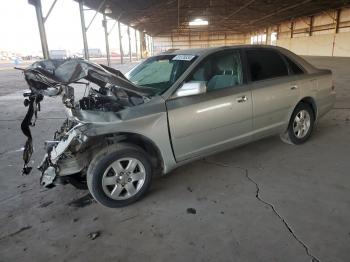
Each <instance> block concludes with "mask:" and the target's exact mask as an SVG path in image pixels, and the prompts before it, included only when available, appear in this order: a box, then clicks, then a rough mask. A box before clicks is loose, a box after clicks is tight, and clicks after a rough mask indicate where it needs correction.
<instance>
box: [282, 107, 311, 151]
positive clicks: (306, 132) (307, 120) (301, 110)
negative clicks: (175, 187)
mask: <svg viewBox="0 0 350 262" xmlns="http://www.w3.org/2000/svg"><path fill="white" fill-rule="evenodd" d="M314 124H315V114H314V111H313V110H312V108H311V106H310V105H308V104H306V103H299V104H298V105H297V106H296V108H295V109H294V111H293V114H292V116H291V118H290V121H289V125H288V129H287V131H286V133H285V134H284V135H282V136H281V138H282V140H283V141H284V142H287V143H290V144H294V145H300V144H303V143H305V142H306V141H307V140H308V139H309V138H310V136H311V134H312V131H313V128H314Z"/></svg>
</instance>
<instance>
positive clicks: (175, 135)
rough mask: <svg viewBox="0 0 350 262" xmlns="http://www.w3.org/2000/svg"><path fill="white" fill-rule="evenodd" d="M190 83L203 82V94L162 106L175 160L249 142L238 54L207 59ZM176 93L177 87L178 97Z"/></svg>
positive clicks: (247, 98) (248, 99)
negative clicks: (165, 113)
mask: <svg viewBox="0 0 350 262" xmlns="http://www.w3.org/2000/svg"><path fill="white" fill-rule="evenodd" d="M191 82H202V83H203V82H204V83H205V85H206V89H207V90H206V92H204V93H201V94H197V95H184V96H180V97H173V98H170V99H169V100H168V101H167V102H166V105H167V109H168V120H169V128H170V136H171V141H172V146H173V150H174V154H175V158H176V160H177V161H183V160H186V159H190V158H193V157H199V156H204V155H208V154H211V153H213V152H216V151H221V150H225V149H227V148H230V147H233V146H236V145H239V144H243V143H247V142H249V141H250V140H251V132H252V96H251V91H250V90H249V89H248V85H245V84H244V83H243V73H242V63H241V58H240V52H239V50H225V51H224V52H222V51H221V52H218V53H215V54H212V55H210V56H209V57H208V58H206V59H205V60H203V61H202V62H201V63H200V64H199V65H198V67H197V68H196V69H195V70H194V72H193V73H192V74H190V75H189V77H188V79H187V81H186V83H191ZM186 83H185V84H186ZM180 90H181V87H180V88H179V89H178V91H177V93H178V94H179V91H180Z"/></svg>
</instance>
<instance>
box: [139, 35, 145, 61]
mask: <svg viewBox="0 0 350 262" xmlns="http://www.w3.org/2000/svg"><path fill="white" fill-rule="evenodd" d="M140 47H141V58H145V56H146V54H145V51H146V36H145V32H141V37H140Z"/></svg>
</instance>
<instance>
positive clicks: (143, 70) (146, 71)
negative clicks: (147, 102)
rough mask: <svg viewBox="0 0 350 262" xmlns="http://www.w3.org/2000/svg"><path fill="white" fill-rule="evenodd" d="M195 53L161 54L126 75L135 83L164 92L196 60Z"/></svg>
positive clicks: (160, 92)
mask: <svg viewBox="0 0 350 262" xmlns="http://www.w3.org/2000/svg"><path fill="white" fill-rule="evenodd" d="M195 58H196V57H195V56H194V55H160V56H155V57H151V58H149V59H147V60H146V61H145V62H143V63H141V64H140V65H138V66H136V67H135V68H134V69H133V70H131V71H130V72H129V73H128V74H127V75H126V77H127V78H128V79H129V80H130V81H131V82H132V83H133V84H135V85H137V86H142V87H150V88H152V89H154V91H153V92H152V93H153V95H158V94H162V93H163V92H164V91H166V90H167V89H168V88H169V87H171V86H172V84H174V83H175V81H176V80H177V79H178V78H179V77H180V76H181V75H182V74H183V73H184V72H185V71H186V69H187V68H188V67H189V66H190V65H191V64H192V63H193V61H194V60H195Z"/></svg>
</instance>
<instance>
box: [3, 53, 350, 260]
mask: <svg viewBox="0 0 350 262" xmlns="http://www.w3.org/2000/svg"><path fill="white" fill-rule="evenodd" d="M307 59H308V60H309V61H310V62H311V63H313V64H315V65H316V66H320V67H323V68H330V69H332V70H333V72H334V76H335V85H336V89H337V92H338V97H337V103H336V106H335V109H334V110H332V111H331V112H330V113H329V114H328V115H327V116H325V117H324V118H322V119H321V121H320V122H319V124H318V126H317V128H316V130H315V132H314V135H313V137H312V138H311V140H310V141H309V142H307V143H306V144H304V145H302V146H291V145H287V144H284V143H282V142H281V141H280V140H279V138H278V137H271V138H268V139H265V140H262V141H259V142H255V143H252V144H249V145H246V146H244V147H240V148H237V149H234V150H230V151H227V152H224V153H221V154H218V155H214V156H212V157H209V158H207V159H204V160H200V161H197V162H194V163H191V164H188V165H186V166H183V167H181V168H179V169H177V170H175V171H174V172H172V173H171V175H169V176H166V177H164V178H159V179H156V180H155V181H154V184H153V186H152V188H151V191H150V193H149V194H148V195H147V196H146V198H145V199H143V200H142V201H140V202H138V203H136V204H134V205H132V206H129V207H126V208H122V209H108V208H104V207H102V206H100V205H98V204H96V203H95V202H94V201H92V200H91V198H90V196H89V195H88V192H87V191H79V190H76V189H74V188H73V187H72V186H70V185H67V186H60V187H55V188H53V189H50V190H46V189H42V188H40V186H39V175H38V172H33V173H32V174H31V175H29V176H21V175H20V170H21V168H22V161H21V154H22V152H21V147H22V145H23V143H24V141H25V138H24V136H23V135H22V134H21V132H20V129H19V126H20V121H21V120H22V118H23V116H24V114H25V108H24V107H23V105H22V97H21V91H20V90H21V89H23V88H25V83H24V80H23V79H22V77H21V73H20V72H15V71H1V72H0V107H1V109H2V110H1V112H0V130H1V138H0V140H1V149H0V208H1V212H0V261H23V260H25V261H96V260H99V261H106V260H110V259H113V260H114V261H123V262H124V261H152V262H153V261H165V260H168V261H249V262H250V261H269V262H270V261H281V262H288V261H298V262H302V261H311V260H312V259H313V258H314V259H318V260H319V261H329V262H336V261H350V174H349V167H350V161H349V156H350V147H349V144H350V136H349V134H350V90H349V89H350V85H349V84H348V83H350V72H349V68H350V59H349V58H326V57H307ZM122 70H123V71H125V70H126V69H125V68H122ZM42 109H43V111H42V112H40V114H39V120H38V122H37V127H35V128H33V129H32V130H33V136H34V139H35V140H34V142H35V149H36V151H35V154H34V156H33V163H32V165H33V166H36V165H37V164H38V162H39V161H40V160H41V158H42V155H43V149H42V145H43V141H44V140H46V139H50V138H51V137H52V134H53V132H54V130H55V129H56V128H57V127H58V126H59V125H60V123H61V121H62V120H63V117H64V115H63V112H62V109H61V107H60V102H59V100H58V99H56V100H55V99H45V100H44V102H43V104H42ZM188 208H192V209H191V211H192V213H191V212H188V211H187V210H188ZM194 211H195V214H193V212H194ZM94 232H99V234H100V235H99V236H98V237H97V238H96V239H94V240H92V239H91V237H89V234H90V233H94ZM315 261H317V260H315Z"/></svg>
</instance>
